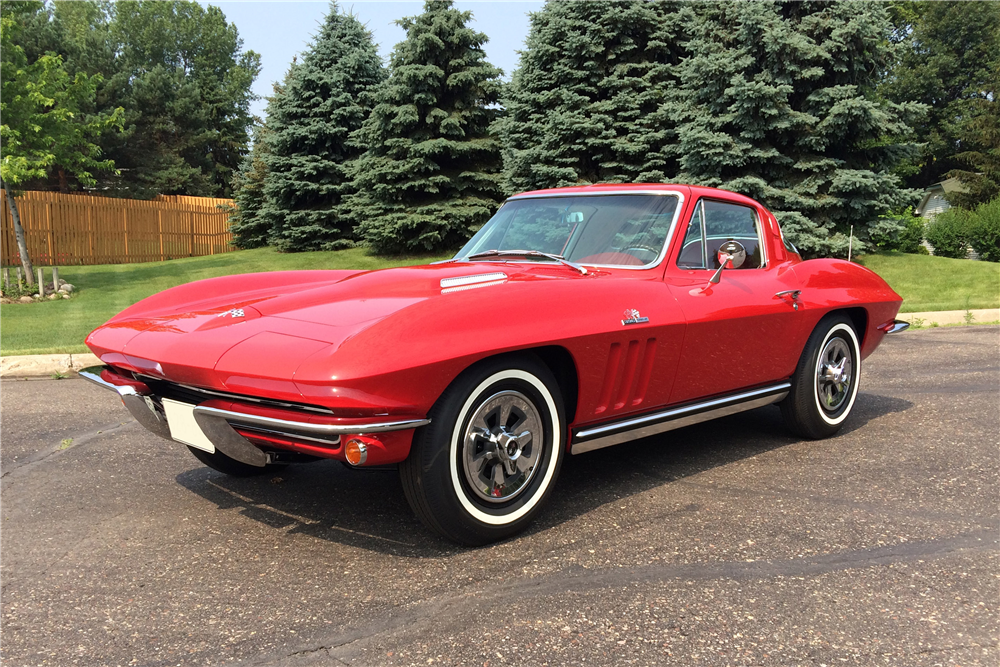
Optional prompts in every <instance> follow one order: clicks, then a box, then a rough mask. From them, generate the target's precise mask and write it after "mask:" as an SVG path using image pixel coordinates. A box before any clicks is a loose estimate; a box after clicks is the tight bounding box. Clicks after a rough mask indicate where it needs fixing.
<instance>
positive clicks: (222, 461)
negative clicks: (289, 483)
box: [188, 446, 284, 477]
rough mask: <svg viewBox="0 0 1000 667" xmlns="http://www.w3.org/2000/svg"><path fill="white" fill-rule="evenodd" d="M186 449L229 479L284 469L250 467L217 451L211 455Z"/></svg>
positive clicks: (202, 451)
mask: <svg viewBox="0 0 1000 667" xmlns="http://www.w3.org/2000/svg"><path fill="white" fill-rule="evenodd" d="M188 449H190V450H191V453H192V454H194V456H195V458H196V459H198V460H199V461H201V462H202V463H204V464H205V465H207V466H208V467H209V468H211V469H213V470H218V471H219V472H221V473H225V474H227V475H230V476H231V477H254V476H256V475H264V474H266V473H271V472H274V471H275V469H276V468H283V467H284V466H282V465H266V466H263V467H259V466H252V465H249V464H247V463H243V462H242V461H237V460H236V459H234V458H232V457H230V456H226V455H225V454H223V453H222V452H220V451H219V450H218V449H217V450H215V452H213V453H209V452H206V451H205V450H204V449H198V448H197V447H191V446H189V447H188Z"/></svg>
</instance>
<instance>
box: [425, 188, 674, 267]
mask: <svg viewBox="0 0 1000 667" xmlns="http://www.w3.org/2000/svg"><path fill="white" fill-rule="evenodd" d="M604 195H657V196H671V197H677V209H676V210H675V211H674V217H673V219H672V220H671V221H670V229H669V230H668V231H667V238H666V239H665V240H664V241H663V248H662V249H661V250H660V255H659V256H658V257H657V258H656V261H655V262H653V263H651V264H643V265H642V266H634V265H626V264H593V263H591V262H576V263H577V264H579V265H580V266H592V267H594V268H596V269H624V270H626V271H649V270H652V269H656V268H659V267H660V265H662V264H663V260H665V259H666V257H667V252H669V250H670V244H671V242H672V241H673V240H674V231H675V230H676V229H677V221H678V220H679V219H680V217H681V211H683V210H684V193H683V192H681V191H679V190H628V189H625V188H622V189H618V190H606V191H602V192H561V193H558V194H537V195H514V196H512V197H508V198H507V199H505V200H504V203H503V205H501V206H500V209H502V208H503V206H504V205H506V204H507V202H511V201H520V200H522V199H554V198H557V197H560V198H561V197H600V196H604ZM500 209H497V213H499V212H500ZM494 215H495V214H494ZM463 261H467V260H466V258H465V257H452V258H451V259H445V260H441V261H440V262H434V263H435V264H445V263H448V262H463ZM476 261H484V260H476ZM485 261H491V260H485ZM493 261H496V260H493ZM504 261H516V262H520V263H525V264H540V263H541V262H531V261H527V262H525V261H524V260H521V259H517V260H513V259H508V260H504Z"/></svg>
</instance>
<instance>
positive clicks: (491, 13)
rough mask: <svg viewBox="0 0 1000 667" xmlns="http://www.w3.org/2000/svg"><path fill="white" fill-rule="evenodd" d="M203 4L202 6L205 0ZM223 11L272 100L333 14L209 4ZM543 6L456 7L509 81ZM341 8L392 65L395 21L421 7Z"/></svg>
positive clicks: (399, 36) (258, 85) (318, 7)
mask: <svg viewBox="0 0 1000 667" xmlns="http://www.w3.org/2000/svg"><path fill="white" fill-rule="evenodd" d="M203 2H204V0H203ZM204 4H211V5H216V6H218V7H220V8H221V9H222V11H223V13H224V14H225V15H226V19H228V20H229V21H230V22H231V23H235V24H236V28H237V29H238V30H239V32H240V37H242V38H243V47H244V48H245V49H248V50H253V51H256V52H257V53H259V54H260V55H261V61H262V62H261V64H262V69H261V72H260V76H259V77H257V81H256V82H255V83H254V92H255V93H256V94H258V95H261V96H264V95H270V94H271V83H272V82H274V81H279V80H281V78H282V77H284V75H285V72H286V71H287V70H288V65H289V64H290V63H291V62H292V57H293V56H295V55H296V54H301V53H302V52H303V51H304V50H305V49H306V48H307V46H308V44H309V42H310V41H311V39H312V36H313V35H314V34H316V32H317V30H318V26H319V23H320V22H321V21H322V20H323V17H324V16H325V15H326V12H327V10H328V9H329V4H328V3H327V2H326V1H325V0H324V1H322V2H279V1H272V2H246V1H239V2H237V1H234V2H226V1H209V2H204ZM542 4H543V3H542V2H520V1H518V2H456V3H455V6H456V7H457V8H458V9H461V10H463V11H464V10H468V11H471V12H472V16H473V22H472V25H473V27H475V28H476V29H477V30H479V31H481V32H484V33H486V34H487V35H488V36H489V38H490V41H489V42H488V43H487V44H486V47H485V48H486V55H487V56H488V57H489V60H490V62H491V63H493V64H494V65H496V66H497V67H499V68H500V69H502V70H503V71H504V74H505V75H506V76H507V77H510V74H511V72H512V71H514V68H515V67H516V66H517V58H518V54H517V51H518V50H519V49H521V48H523V45H524V39H525V37H527V35H528V12H533V11H537V10H539V9H541V7H542ZM340 6H341V7H342V8H343V9H344V10H347V11H350V12H352V13H353V14H354V15H355V16H357V17H358V18H359V19H360V20H361V22H362V23H364V24H365V25H367V26H368V29H369V30H371V31H372V33H373V34H374V36H375V42H376V43H377V44H378V47H379V53H380V54H381V55H382V57H383V59H385V61H386V62H388V57H389V54H390V53H392V48H393V47H394V46H395V45H396V43H397V42H401V41H402V40H403V38H404V37H405V36H406V34H405V33H404V32H403V30H402V29H401V28H400V27H399V26H397V25H395V23H394V22H395V21H396V20H397V19H400V18H403V17H404V16H415V15H416V14H419V13H420V11H421V9H422V8H423V3H422V2H419V1H413V2H357V1H355V2H349V1H343V2H341V3H340ZM264 104H265V102H264V100H263V99H261V100H258V101H257V102H255V103H254V105H253V112H254V113H255V114H256V115H258V116H261V117H263V115H264Z"/></svg>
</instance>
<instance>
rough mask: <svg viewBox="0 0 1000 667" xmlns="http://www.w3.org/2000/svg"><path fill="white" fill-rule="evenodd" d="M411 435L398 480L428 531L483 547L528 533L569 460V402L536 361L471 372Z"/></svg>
mask: <svg viewBox="0 0 1000 667" xmlns="http://www.w3.org/2000/svg"><path fill="white" fill-rule="evenodd" d="M429 416H430V419H431V423H430V424H429V425H428V426H425V427H423V428H422V429H420V430H418V431H417V433H416V434H415V435H414V439H413V446H412V447H411V449H410V455H409V457H407V459H406V460H405V461H404V462H403V463H401V464H400V466H399V472H400V479H401V480H402V483H403V490H404V492H405V493H406V498H407V500H408V501H409V502H410V506H411V507H412V508H413V511H414V512H415V513H416V514H417V516H418V517H419V518H420V519H421V521H423V522H424V524H426V525H427V526H428V527H429V528H430V529H431V530H433V531H435V532H436V533H438V534H440V535H442V536H443V537H446V538H448V539H450V540H453V541H455V542H459V543H461V544H466V545H470V546H476V545H480V544H486V543H488V542H493V541H496V540H499V539H503V538H504V537H508V536H510V535H513V534H514V533H517V532H518V531H520V530H523V529H524V528H525V527H526V526H527V525H528V524H529V523H530V522H531V520H532V519H533V518H534V516H535V515H536V514H537V513H538V511H539V509H540V508H541V507H542V505H543V504H544V502H545V500H546V498H547V497H548V494H549V492H550V491H551V489H552V487H553V485H554V484H555V480H556V477H557V476H558V474H559V468H560V466H561V464H562V457H563V450H564V449H565V446H564V445H565V441H564V434H563V431H564V427H563V425H564V423H565V421H564V416H563V404H562V396H561V394H560V392H559V386H558V385H557V384H556V381H555V378H553V377H552V374H551V372H549V370H548V368H546V367H545V366H544V365H543V364H541V363H540V362H538V361H537V360H536V359H534V358H533V357H528V356H523V357H522V356H506V357H500V358H497V359H493V360H489V361H488V362H486V363H484V364H480V365H478V366H474V367H473V368H472V369H470V370H468V371H466V372H465V373H463V374H462V375H460V376H459V377H458V378H457V379H456V380H455V382H453V383H452V385H451V386H450V387H448V389H447V390H446V391H445V392H444V394H442V395H441V398H439V399H438V401H437V403H436V404H435V405H434V408H433V409H432V410H431V413H430V415H429Z"/></svg>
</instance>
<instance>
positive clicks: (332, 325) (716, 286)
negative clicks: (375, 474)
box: [81, 185, 907, 545]
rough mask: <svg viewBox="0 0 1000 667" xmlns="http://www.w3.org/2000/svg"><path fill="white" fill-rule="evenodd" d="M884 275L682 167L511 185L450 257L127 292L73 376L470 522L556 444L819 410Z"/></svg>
mask: <svg viewBox="0 0 1000 667" xmlns="http://www.w3.org/2000/svg"><path fill="white" fill-rule="evenodd" d="M901 301H902V300H901V299H900V297H899V296H898V295H897V294H896V293H895V292H893V291H892V289H890V288H889V286H888V285H886V283H885V282H884V281H883V280H882V279H881V278H879V277H878V276H877V275H875V274H874V273H872V272H871V271H869V270H867V269H865V268H863V267H861V266H858V265H856V264H852V263H850V262H846V261H841V260H836V259H814V260H809V261H803V260H802V259H801V257H800V256H799V254H798V252H797V251H796V249H795V247H794V246H793V245H792V244H791V243H788V242H787V241H785V240H784V239H783V237H782V235H781V230H780V229H779V228H778V224H777V222H776V221H775V219H774V216H773V215H771V213H770V212H768V211H767V210H766V209H765V208H764V207H762V206H761V205H760V204H758V203H756V202H755V201H753V200H751V199H748V198H747V197H744V196H741V195H738V194H734V193H732V192H725V191H722V190H716V189H712V188H705V187H695V186H684V185H594V186H585V187H570V188H560V189H556V190H545V191H539V192H527V193H524V194H520V195H516V196H514V197H511V198H510V199H508V200H507V201H506V202H505V203H504V205H503V206H502V207H501V208H500V210H499V211H498V212H497V214H496V215H495V216H494V217H493V218H492V219H491V220H490V221H489V222H488V223H486V225H484V226H483V228H482V229H481V230H480V231H479V232H478V233H477V234H476V235H475V236H474V237H473V238H472V239H471V240H470V241H469V242H468V243H467V244H466V245H465V247H464V248H462V249H461V250H460V251H459V252H458V254H457V255H456V256H455V258H454V259H451V260H447V261H444V262H437V263H434V264H431V265H427V266H416V267H408V268H396V269H385V270H381V271H289V272H280V273H258V274H251V275H241V276H229V277H224V278H214V279H211V280H203V281H200V282H196V283H191V284H188V285H182V286H180V287H176V288H173V289H170V290H167V291H165V292H162V293H160V294H157V295H155V296H152V297H150V298H148V299H145V300H143V301H140V302H139V303H137V304H135V305H134V306H132V307H130V308H128V309H126V310H125V311H123V312H122V313H121V314H119V315H117V316H115V317H114V318H112V319H111V320H110V321H109V322H107V323H106V324H104V325H103V326H101V327H100V328H98V329H96V330H95V331H94V332H93V333H91V334H90V336H89V337H88V338H87V345H88V346H89V347H90V348H91V349H92V350H93V351H94V353H95V354H97V355H98V356H99V357H100V359H101V361H102V362H103V363H104V364H106V365H104V366H101V367H95V368H92V369H87V371H84V372H83V373H81V375H83V376H84V377H86V378H88V379H90V380H92V381H94V382H97V383H98V384H100V385H102V386H104V387H106V388H108V389H112V390H114V391H116V392H118V393H119V394H120V395H121V398H122V400H123V402H124V403H125V406H126V407H127V408H128V409H129V410H130V411H131V413H132V414H133V415H134V416H135V418H136V420H137V421H139V422H140V423H142V424H143V425H144V426H146V427H147V428H148V429H150V430H151V431H153V432H154V433H157V434H158V435H161V436H163V437H164V438H168V439H171V440H175V441H179V442H181V443H183V444H185V445H187V446H188V447H189V448H190V450H191V452H192V453H193V454H194V455H195V456H196V457H198V459H200V460H201V461H202V462H203V463H205V464H206V465H208V466H210V467H212V468H215V469H216V470H219V471H221V472H223V473H227V474H230V475H251V474H256V473H260V472H263V471H266V470H268V468H269V467H270V466H273V465H279V464H287V463H293V462H304V461H314V460H318V459H324V458H332V459H338V460H340V461H344V462H346V463H347V464H348V465H350V466H356V467H360V466H376V465H377V466H384V465H388V464H398V467H399V474H400V477H401V478H402V483H403V488H404V490H405V492H406V497H407V499H408V500H409V502H410V504H411V506H412V507H413V510H414V511H415V512H416V513H417V515H418V516H419V517H420V518H421V519H422V520H423V521H424V523H426V524H427V526H429V527H430V528H431V529H433V530H434V531H436V532H438V533H439V534H441V535H443V536H445V537H447V538H450V539H452V540H455V541H457V542H460V543H463V544H469V545H475V544H482V543H486V542H490V541H493V540H497V539H501V538H503V537H506V536H508V535H511V534H513V533H515V532H517V531H519V530H521V529H523V528H524V527H525V526H526V525H527V524H528V523H529V522H530V521H531V520H532V518H533V517H534V516H535V515H536V513H537V512H538V511H539V510H540V509H541V507H542V506H543V505H544V503H545V499H546V497H547V496H548V494H549V493H550V492H551V490H552V488H553V485H554V484H555V480H556V477H557V475H558V474H559V468H560V464H561V463H562V460H563V458H564V457H565V456H566V455H567V454H580V453H583V452H587V451H590V450H592V449H597V448H600V447H607V446H609V445H616V444H618V443H622V442H626V441H629V440H634V439H636V438H642V437H645V436H649V435H653V434H656V433H662V432H664V431H668V430H670V429H675V428H679V427H682V426H686V425H688V424H694V423H696V422H700V421H705V420H708V419H712V418H715V417H719V416H722V415H728V414H732V413H735V412H740V411H742V410H749V409H752V408H756V407H760V406H763V405H767V404H770V403H778V404H779V405H780V407H781V411H782V413H783V414H784V417H785V419H786V421H787V423H788V426H789V428H790V429H791V430H792V431H794V432H795V433H796V434H798V435H800V436H802V437H806V438H822V437H825V436H828V435H831V434H832V433H834V432H836V431H837V429H839V428H840V426H841V425H842V424H843V423H844V420H845V419H847V417H848V415H849V414H850V412H851V407H852V406H853V405H854V401H855V399H856V397H857V393H858V383H859V380H860V373H861V361H862V359H864V358H866V357H867V356H868V355H869V354H871V353H872V352H873V351H874V350H875V348H876V347H878V344H879V343H880V342H881V340H882V337H883V336H884V335H885V334H887V333H892V332H895V331H901V330H902V329H904V328H906V326H907V325H906V324H905V323H903V322H899V321H897V320H895V319H894V318H895V316H896V314H897V312H898V310H899V306H900V302H901Z"/></svg>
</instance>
